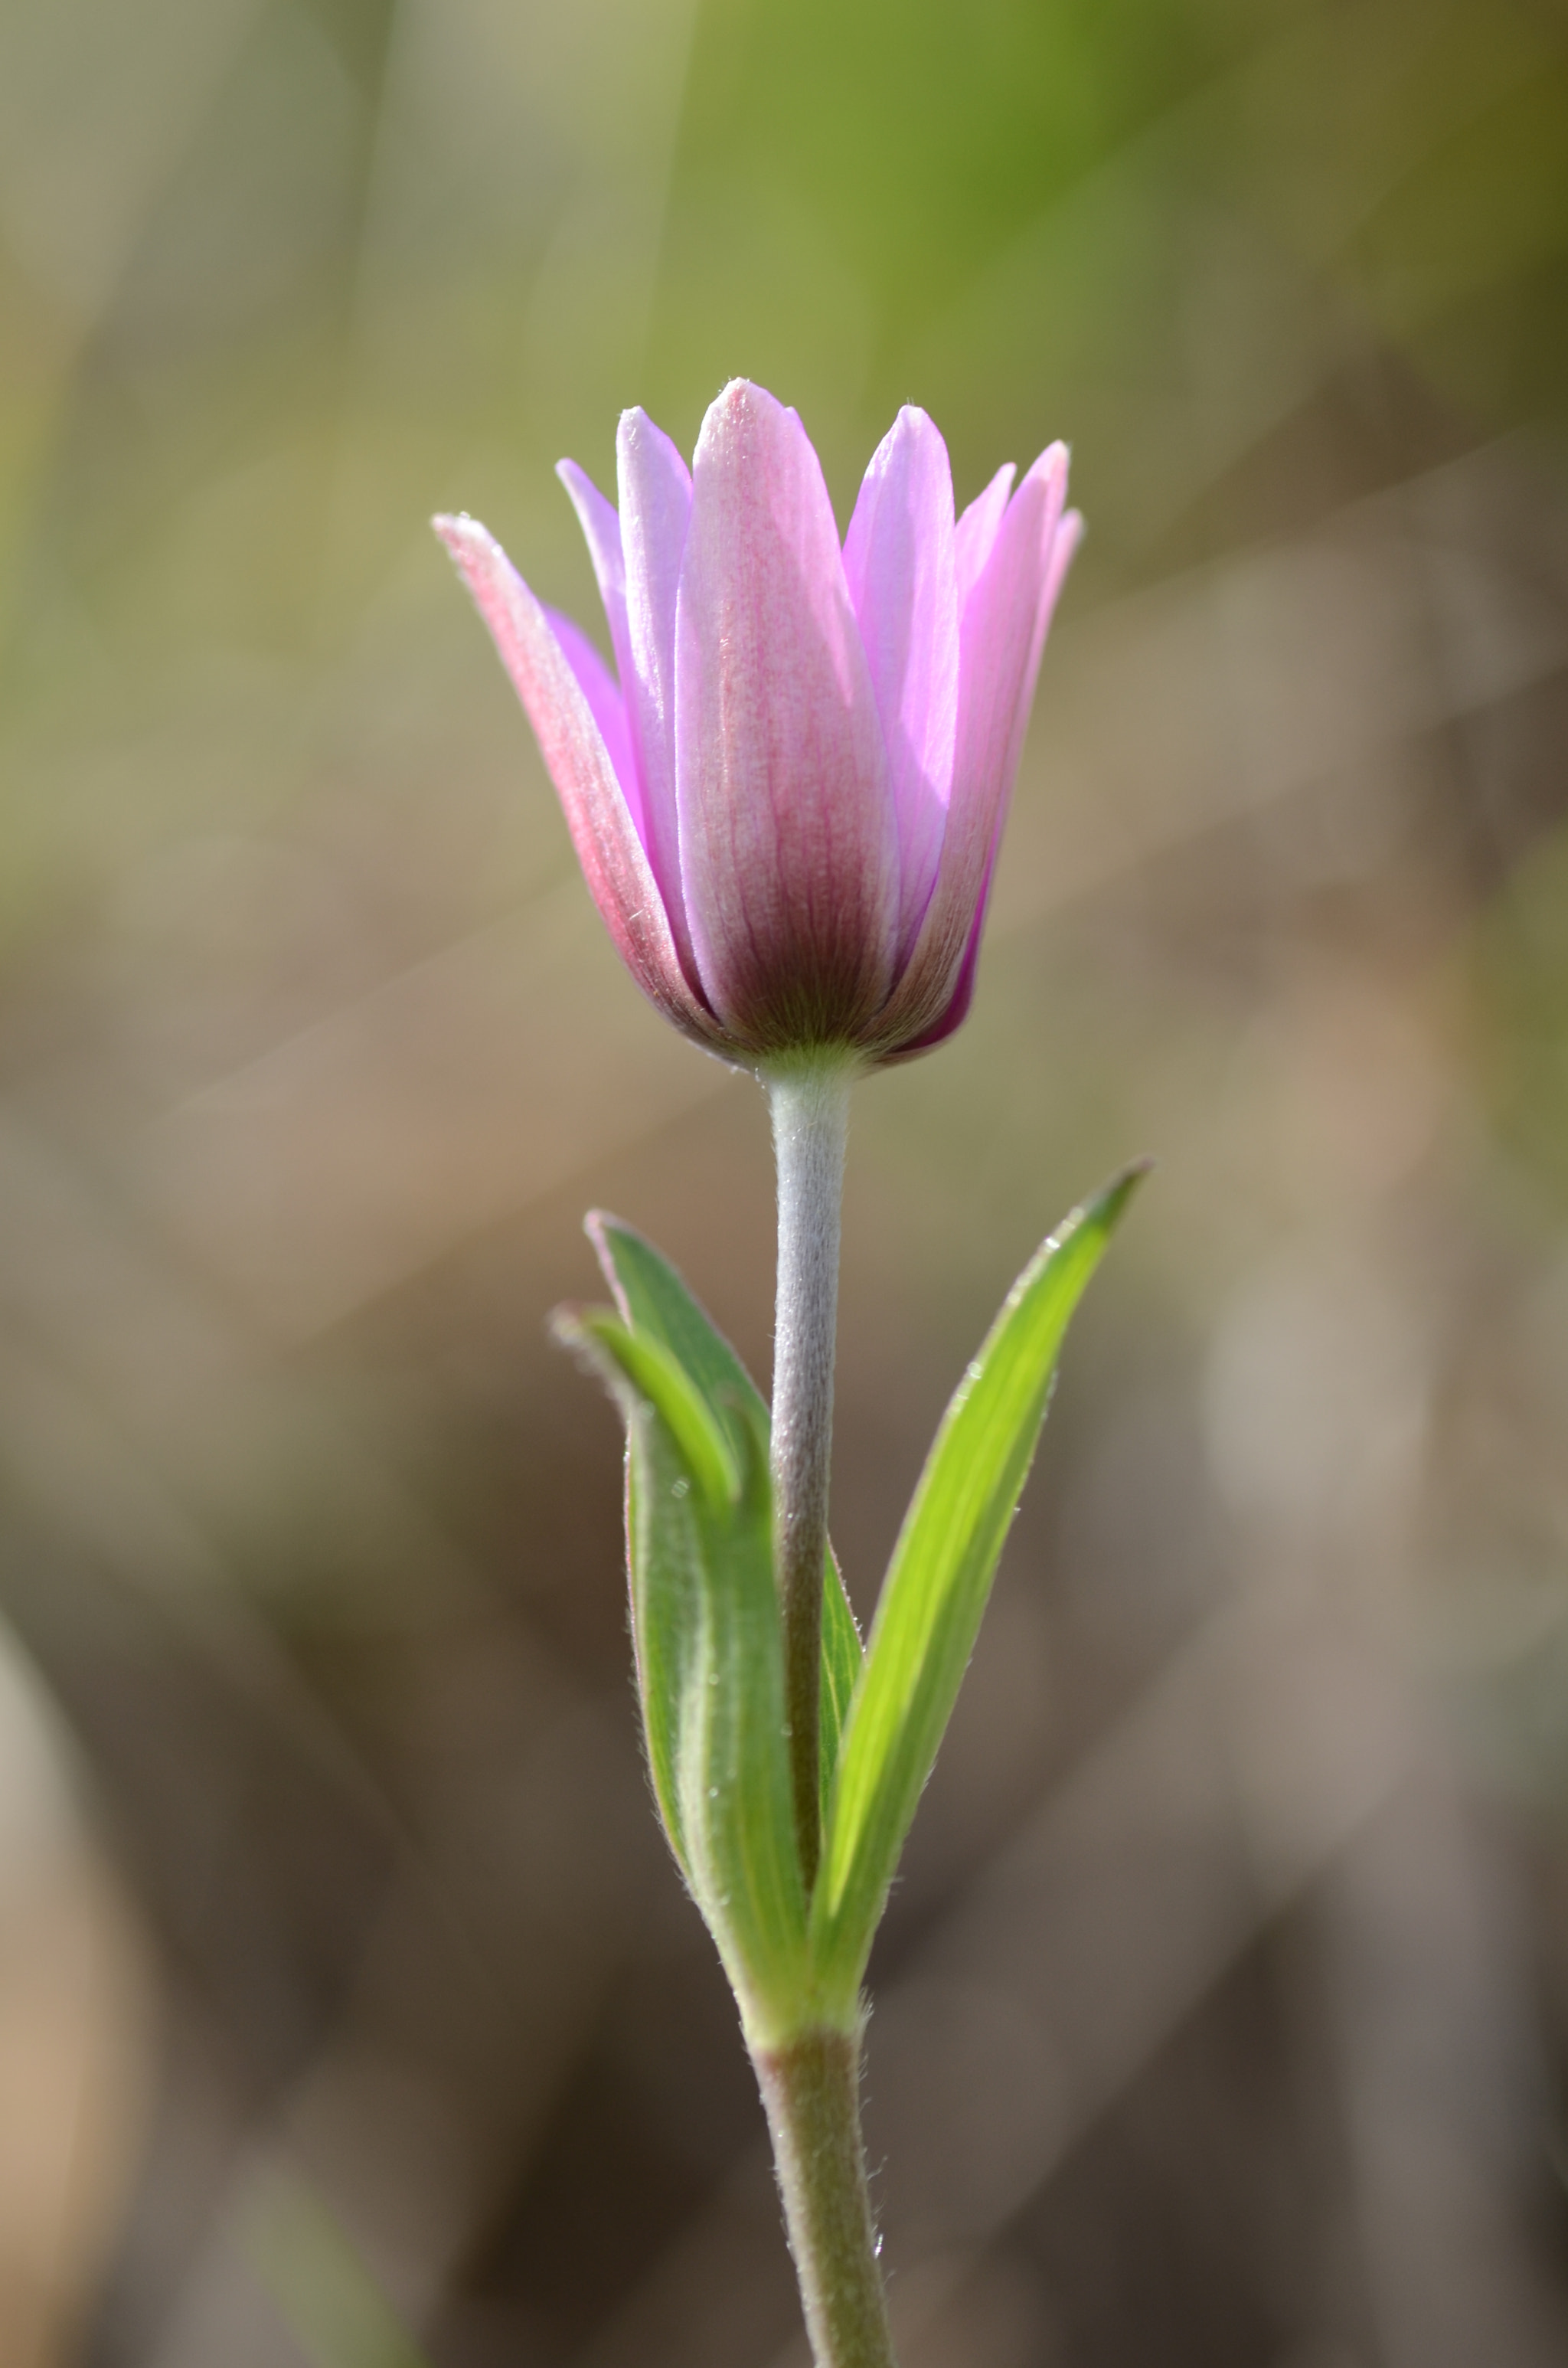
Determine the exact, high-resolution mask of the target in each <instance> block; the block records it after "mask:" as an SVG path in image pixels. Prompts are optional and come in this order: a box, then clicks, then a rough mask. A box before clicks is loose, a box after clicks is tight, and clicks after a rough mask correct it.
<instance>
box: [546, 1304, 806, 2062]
mask: <svg viewBox="0 0 1568 2368" xmlns="http://www.w3.org/2000/svg"><path fill="white" fill-rule="evenodd" d="M555 1321H556V1330H557V1333H558V1335H559V1336H560V1338H562V1339H563V1340H564V1341H566V1342H567V1343H568V1344H569V1345H571V1346H573V1347H574V1348H576V1349H578V1350H579V1351H580V1352H581V1353H583V1354H584V1355H585V1357H586V1358H587V1359H588V1360H590V1361H591V1362H592V1363H594V1365H595V1366H596V1367H597V1370H598V1371H599V1372H600V1373H601V1374H602V1375H603V1377H604V1378H605V1379H606V1381H607V1382H608V1384H609V1386H610V1388H611V1390H612V1393H613V1395H615V1397H616V1398H617V1400H618V1402H619V1405H620V1407H621V1410H622V1413H623V1415H624V1416H625V1418H626V1422H627V1430H628V1440H629V1449H630V1455H629V1466H630V1468H629V1479H628V1489H627V1527H628V1541H629V1560H630V1564H631V1601H632V1630H633V1636H634V1640H635V1649H636V1655H637V1672H638V1687H639V1691H640V1693H641V1695H642V1715H643V1724H644V1728H645V1732H646V1735H647V1738H648V1761H649V1768H650V1771H651V1773H652V1776H653V1789H654V1792H655V1793H656V1795H657V1798H658V1802H659V1806H660V1810H661V1812H662V1814H663V1816H664V1819H665V1827H666V1828H667V1830H668V1832H669V1836H670V1839H671V1843H672V1845H673V1847H674V1849H675V1851H676V1856H677V1858H678V1859H679V1861H680V1863H681V1866H682V1869H683V1871H684V1873H685V1874H686V1877H687V1882H688V1883H689V1884H690V1886H691V1891H692V1896H693V1897H694V1898H695V1899H696V1901H697V1904H698V1906H699V1907H700V1909H701V1910H702V1913H703V1916H704V1918H705V1919H706V1921H707V1923H708V1927H709V1930H710V1931H711V1933H712V1935H713V1938H714V1940H715V1941H716V1942H717V1944H718V1948H719V1952H720V1954H721V1956H722V1959H723V1961H724V1966H725V1970H726V1972H727V1973H728V1974H729V1976H730V1980H731V1983H732V1985H733V1988H734V1990H735V1994H736V1997H737V1998H738V1999H739V2001H740V2005H741V2010H742V2014H743V2016H744V2020H745V2022H746V2026H747V2030H748V2033H749V2034H750V2036H751V2037H752V2038H753V2039H754V2041H756V2042H757V2043H758V2044H770V2043H771V2042H773V2041H775V2040H776V2039H777V2038H778V2035H779V2034H780V2033H781V2032H784V2031H786V2030H787V2029H788V2028H790V2025H791V2023H792V2021H793V2020H794V2018H795V2016H796V2013H797V2011H798V2004H799V1999H800V1997H801V1987H802V1982H803V1969H804V1963H805V1923H806V1907H805V1896H804V1891H803V1888H802V1884H801V1864H800V1854H799V1850H798V1848H797V1845H796V1839H795V1824H794V1809H793V1804H792V1799H791V1794H790V1765H789V1748H788V1742H787V1738H786V1736H785V1731H784V1655H783V1636H782V1633H781V1622H780V1615H779V1609H778V1590H777V1588H775V1586H774V1583H773V1543H772V1511H771V1505H770V1499H769V1489H768V1479H767V1460H766V1455H765V1453H764V1452H762V1448H761V1445H760V1444H759V1442H758V1441H756V1440H755V1438H753V1437H751V1436H750V1435H749V1433H743V1435H742V1439H741V1442H740V1444H741V1450H742V1461H741V1463H740V1465H739V1468H738V1469H737V1468H736V1466H735V1465H734V1463H733V1461H731V1460H730V1459H729V1450H728V1446H727V1445H723V1444H722V1442H720V1441H719V1434H718V1433H717V1431H716V1429H715V1428H714V1425H713V1422H712V1418H711V1417H710V1414H709V1412H708V1409H707V1407H706V1406H703V1405H702V1403H701V1401H700V1400H699V1398H698V1397H697V1395H696V1393H695V1392H694V1391H693V1390H692V1389H691V1387H690V1384H689V1383H688V1381H687V1376H686V1375H685V1374H684V1373H683V1372H681V1369H680V1368H679V1367H678V1366H677V1365H676V1362H675V1360H674V1359H673V1357H671V1356H670V1355H669V1353H668V1352H667V1351H666V1350H665V1349H663V1347H662V1345H660V1344H658V1343H656V1342H654V1341H653V1340H652V1339H651V1338H649V1337H648V1336H639V1335H637V1334H635V1333H633V1332H632V1331H631V1329H630V1327H629V1326H626V1325H625V1324H623V1323H622V1322H620V1321H619V1318H618V1317H617V1316H615V1315H611V1314H610V1312H609V1311H608V1309H605V1310H597V1309H596V1310H589V1311H587V1312H586V1313H584V1314H577V1313H574V1312H564V1313H562V1314H561V1315H557V1317H556V1319H555ZM650 1349H656V1350H657V1353H656V1354H652V1355H650V1353H649V1351H650ZM672 1373H674V1374H676V1375H677V1376H678V1377H679V1382H680V1386H679V1388H678V1389H672V1388H671V1386H670V1376H671V1374H672ZM694 1405H696V1406H698V1408H699V1418H698V1419H696V1420H694V1419H693V1417H692V1407H693V1406H694ZM672 1417H673V1418H672ZM677 1423H678V1424H679V1425H680V1426H681V1429H680V1430H679V1431H677V1428H676V1425H677ZM693 1441H695V1442H696V1452H697V1453H698V1454H699V1455H700V1456H703V1457H706V1458H707V1460H708V1463H709V1467H710V1468H709V1471H708V1473H707V1475H706V1477H703V1476H702V1475H699V1472H698V1471H697V1469H696V1467H695V1465H694V1463H693V1461H692V1454H691V1452H690V1449H691V1443H692V1442H693ZM721 1446H722V1454H723V1457H724V1459H725V1463H724V1465H723V1467H721V1464H720V1455H719V1450H720V1447H721ZM722 1470H727V1471H728V1472H729V1473H730V1474H733V1479H734V1483H735V1486H734V1492H733V1496H732V1495H731V1494H730V1493H729V1492H728V1490H727V1488H723V1487H720V1486H717V1485H715V1484H716V1482H717V1481H718V1479H719V1478H720V1477H721V1476H722Z"/></svg>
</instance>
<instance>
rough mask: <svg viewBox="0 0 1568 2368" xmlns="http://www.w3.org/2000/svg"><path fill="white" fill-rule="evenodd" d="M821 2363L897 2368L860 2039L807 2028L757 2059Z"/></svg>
mask: <svg viewBox="0 0 1568 2368" xmlns="http://www.w3.org/2000/svg"><path fill="white" fill-rule="evenodd" d="M753 2060H754V2061H755V2063H756V2077H757V2081H758V2084H759V2086H760V2087H761V2089H762V2100H763V2103H764V2105H765V2106H766V2107H767V2126H768V2129H769V2130H770V2132H771V2133H772V2137H773V2157H774V2160H775V2162H776V2163H777V2165H778V2186H779V2191H780V2192H781V2194H782V2195H783V2198H784V2215H785V2219H786V2222H787V2223H788V2226H789V2230H790V2252H791V2253H792V2254H793V2255H794V2259H795V2274H796V2276H797V2277H798V2278H799V2280H800V2284H801V2303H802V2305H803V2306H804V2309H805V2314H806V2331H807V2333H808V2334H809V2335H810V2337H811V2341H812V2358H813V2359H814V2360H815V2362H816V2368H894V2362H893V2351H892V2336H891V2334H890V2333H889V2330H888V2312H887V2298H886V2296H885V2295H884V2294H883V2292H882V2280H881V2271H880V2270H879V2269H878V2267H877V2246H876V2236H875V2232H874V2230H873V2228H872V2226H871V2206H870V2199H869V2195H868V2193H867V2190H866V2157H865V2151H864V2148H863V2147H862V2146H861V2143H860V2043H859V2038H858V2034H856V2033H851V2032H843V2031H804V2032H800V2033H798V2035H797V2036H796V2037H795V2038H793V2039H791V2040H789V2041H787V2042H786V2043H785V2044H784V2045H783V2046H782V2047H778V2048H775V2049H771V2050H768V2051H766V2052H763V2051H759V2052H758V2053H757V2054H756V2056H755V2057H754V2059H753Z"/></svg>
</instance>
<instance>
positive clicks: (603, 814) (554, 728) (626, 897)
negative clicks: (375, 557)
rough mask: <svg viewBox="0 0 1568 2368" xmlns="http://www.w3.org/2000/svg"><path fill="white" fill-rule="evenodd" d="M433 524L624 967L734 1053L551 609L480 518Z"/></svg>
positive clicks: (670, 1010) (664, 1006)
mask: <svg viewBox="0 0 1568 2368" xmlns="http://www.w3.org/2000/svg"><path fill="white" fill-rule="evenodd" d="M434 524H435V528H436V531H437V534H438V535H439V536H440V538H441V540H442V541H443V542H444V543H445V544H446V546H447V548H448V550H449V552H451V554H452V557H453V558H454V559H455V560H456V561H457V564H458V565H459V567H460V569H461V571H462V574H463V576H464V578H465V580H466V582H467V584H468V587H469V590H470V591H471V592H472V595H473V598H474V603H475V606H476V607H477V608H478V609H479V613H480V615H481V616H482V617H483V620H484V621H485V623H486V624H487V625H488V626H489V628H490V632H491V636H492V638H493V640H494V643H495V646H496V649H497V650H498V651H499V653H500V655H501V661H502V664H503V665H504V666H506V671H507V673H508V674H509V675H510V676H511V677H512V682H513V685H514V687H515V689H516V690H517V696H518V698H519V699H520V700H522V702H523V706H524V708H525V710H526V711H527V713H528V721H529V723H531V724H532V725H533V728H534V732H535V734H536V735H537V737H538V740H539V745H540V754H541V756H542V757H543V758H544V762H545V768H546V770H547V771H548V772H549V775H550V778H551V780H552V781H553V782H554V784H555V790H556V794H557V795H558V796H559V798H560V800H561V803H562V810H563V812H564V814H565V816H566V825H567V828H568V829H569V830H570V831H571V834H572V842H573V845H574V847H575V848H576V850H577V860H578V861H579V862H580V863H581V864H582V867H583V876H584V878H585V880H586V881H587V883H588V889H589V893H590V894H591V895H592V896H593V899H594V902H595V904H596V905H597V906H598V908H599V911H600V913H601V914H602V915H603V916H604V920H605V925H606V927H607V928H608V930H609V933H610V935H611V937H612V938H613V939H615V942H616V945H617V947H618V948H619V952H620V956H621V959H622V961H623V962H625V964H626V966H627V968H628V970H630V971H631V974H632V976H633V978H634V979H635V980H636V981H637V984H638V985H639V986H640V987H641V988H642V992H643V993H644V995H646V996H648V998H649V1000H650V1002H652V1003H654V1004H656V1005H657V1006H658V1008H659V1009H660V1010H661V1011H663V1012H664V1014H665V1017H666V1018H667V1019H672V1020H674V1022H675V1024H676V1027H677V1028H681V1029H684V1030H685V1031H686V1032H687V1035H689V1036H695V1037H696V1038H697V1039H698V1040H699V1042H701V1043H705V1044H710V1045H713V1046H715V1047H717V1048H720V1049H733V1048H730V1047H726V1044H725V1039H724V1035H723V1031H722V1030H721V1029H720V1028H718V1027H717V1026H716V1025H715V1023H714V1020H713V1018H712V1015H711V1013H710V1012H709V1011H707V1010H706V1009H704V1008H703V1006H702V1005H701V1003H699V1000H698V998H697V997H696V996H694V995H693V994H692V992H691V989H690V988H689V987H688V986H687V983H686V980H685V978H684V976H683V975H682V973H681V968H680V964H679V962H678V961H677V960H676V950H675V941H674V939H673V937H672V936H671V933H670V926H669V921H668V919H667V917H666V916H665V907H664V904H663V901H662V899H661V897H660V895H659V892H658V888H657V886H656V885H655V883H654V880H653V872H652V871H651V870H650V868H649V864H648V859H647V857H646V855H645V854H644V853H643V851H642V840H641V838H640V837H638V834H637V829H636V825H635V823H634V822H633V820H632V815H631V808H630V807H629V806H628V804H627V802H626V799H625V797H624V795H623V794H622V791H621V786H620V781H619V778H618V776H617V773H616V768H615V765H614V763H613V761H612V758H611V757H610V753H609V751H608V748H607V747H606V746H605V740H604V735H603V734H602V733H601V731H600V729H599V726H598V724H597V722H596V721H595V717H594V712H593V708H592V706H591V704H590V702H589V699H588V696H587V694H586V693H585V690H584V689H583V686H582V684H581V682H580V680H579V678H578V676H577V673H576V671H575V669H574V666H573V664H572V662H571V660H570V658H569V657H568V656H567V654H566V652H565V651H564V650H563V649H562V644H561V643H560V642H559V641H558V639H557V638H556V635H555V633H554V632H553V631H552V629H551V622H550V620H549V618H548V616H547V615H546V613H545V611H544V609H543V608H542V607H541V605H540V602H539V601H538V600H537V599H536V598H534V595H533V594H532V593H531V592H530V591H529V589H528V586H527V585H526V584H525V583H524V582H523V579H522V577H521V576H520V575H518V574H517V569H516V568H515V567H514V566H513V565H512V563H511V561H510V560H509V559H508V558H507V556H506V552H504V551H503V550H502V548H501V546H500V544H499V543H498V542H497V541H495V540H494V537H493V536H492V535H490V534H489V533H487V532H486V530H485V529H484V528H483V527H482V526H481V525H480V524H479V522H478V520H477V519H476V518H437V519H436V520H435V521H434ZM598 663H599V664H600V665H601V666H602V664H603V661H602V660H600V661H598Z"/></svg>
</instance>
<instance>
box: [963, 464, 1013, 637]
mask: <svg viewBox="0 0 1568 2368" xmlns="http://www.w3.org/2000/svg"><path fill="white" fill-rule="evenodd" d="M1016 475H1017V471H1016V470H1015V468H1014V466H1013V463H1012V462H1011V461H1007V462H1006V465H1005V466H1004V467H1002V468H1000V469H998V470H997V472H996V474H995V475H994V477H993V478H992V480H991V483H990V484H988V485H987V486H986V488H985V491H984V492H983V494H977V495H975V497H974V499H973V501H972V502H971V504H970V506H969V507H968V509H967V510H965V512H964V514H963V516H962V518H960V520H959V522H958V525H957V526H956V527H955V528H954V529H953V565H954V572H955V573H956V575H957V576H958V583H959V609H960V613H961V612H962V609H963V606H964V603H965V601H966V600H967V599H968V598H969V596H970V594H971V592H972V591H973V589H974V586H975V583H976V581H977V579H978V577H979V575H980V571H981V569H982V568H983V566H984V564H985V563H986V561H987V560H988V559H989V558H990V556H991V547H992V545H993V543H994V541H995V540H996V529H997V528H998V527H999V526H1000V525H1001V523H1002V520H1003V518H1004V516H1005V515H1006V508H1007V496H1008V495H1009V494H1010V493H1011V492H1012V490H1013V479H1014V477H1015V476H1016Z"/></svg>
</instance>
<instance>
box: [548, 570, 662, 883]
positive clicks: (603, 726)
mask: <svg viewBox="0 0 1568 2368" xmlns="http://www.w3.org/2000/svg"><path fill="white" fill-rule="evenodd" d="M540 607H541V608H542V609H544V613H545V616H546V617H547V619H548V620H549V622H550V630H551V632H552V633H553V634H554V635H555V638H556V640H557V641H558V642H559V643H560V644H561V649H562V655H563V657H564V658H565V660H566V663H567V665H568V666H570V667H571V669H572V671H573V673H574V675H575V676H576V677H577V688H578V689H579V690H580V691H581V692H582V694H583V696H584V698H585V700H587V702H588V707H589V710H590V712H591V713H592V715H593V719H594V722H595V723H597V725H598V727H599V737H600V739H601V740H602V741H603V742H604V744H605V748H606V751H607V753H608V757H609V760H610V763H611V764H612V765H613V766H614V767H615V778H616V780H618V781H619V784H620V794H621V796H622V797H623V798H624V799H625V800H626V805H627V811H628V812H629V814H631V819H632V822H633V823H634V824H635V825H636V829H637V836H638V837H639V838H640V839H641V840H642V845H643V848H644V849H645V848H647V844H648V830H647V824H646V820H645V817H644V814H643V806H642V782H641V781H640V780H638V778H637V760H636V758H635V757H634V756H633V755H632V753H631V725H630V724H629V723H628V722H627V717H626V701H625V700H623V699H622V698H621V695H620V686H619V683H618V682H617V681H616V678H615V677H614V675H612V674H611V672H610V670H609V668H608V666H606V664H605V662H604V660H603V658H602V657H601V656H600V655H599V653H598V651H597V649H596V648H595V646H594V644H593V643H592V642H591V641H590V640H589V639H588V636H587V635H586V633H585V632H584V631H583V628H582V626H581V625H579V624H578V623H577V622H576V620H574V618H571V617H568V616H567V615H566V613H565V611H564V610H563V609H551V608H550V607H548V606H547V605H546V603H545V602H543V601H541V602H540Z"/></svg>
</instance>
